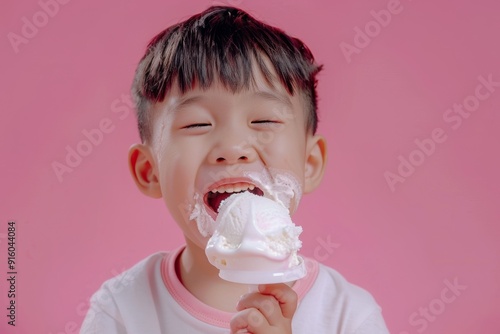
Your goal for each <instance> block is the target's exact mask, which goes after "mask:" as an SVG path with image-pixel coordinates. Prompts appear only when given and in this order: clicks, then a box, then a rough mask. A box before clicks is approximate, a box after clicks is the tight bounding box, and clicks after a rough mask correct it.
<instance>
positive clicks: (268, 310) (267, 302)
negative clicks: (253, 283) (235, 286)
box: [236, 293, 283, 325]
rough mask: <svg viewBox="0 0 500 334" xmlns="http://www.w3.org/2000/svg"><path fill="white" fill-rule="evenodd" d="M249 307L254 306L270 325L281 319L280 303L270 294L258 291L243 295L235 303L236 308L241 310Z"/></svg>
mask: <svg viewBox="0 0 500 334" xmlns="http://www.w3.org/2000/svg"><path fill="white" fill-rule="evenodd" d="M249 308H255V309H257V310H258V311H259V312H260V313H262V314H263V315H264V317H265V318H266V319H267V322H268V323H269V324H270V325H277V324H279V323H281V322H282V321H283V320H282V319H283V314H282V313H281V312H282V311H281V307H280V304H279V302H278V300H277V299H276V298H275V297H274V296H272V295H263V294H260V293H249V294H246V295H244V296H243V297H242V298H241V299H240V301H239V302H238V304H237V305H236V310H238V311H241V310H244V309H249Z"/></svg>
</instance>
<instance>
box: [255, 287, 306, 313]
mask: <svg viewBox="0 0 500 334" xmlns="http://www.w3.org/2000/svg"><path fill="white" fill-rule="evenodd" d="M259 292H260V293H262V294H264V295H271V296H273V297H274V298H276V300H277V301H278V303H279V306H280V308H281V313H282V314H283V316H284V317H285V318H288V319H292V317H293V315H294V314H295V310H296V309H297V301H298V297H297V293H296V292H295V291H294V290H293V289H292V288H291V287H289V286H288V285H286V284H284V283H279V284H262V285H259Z"/></svg>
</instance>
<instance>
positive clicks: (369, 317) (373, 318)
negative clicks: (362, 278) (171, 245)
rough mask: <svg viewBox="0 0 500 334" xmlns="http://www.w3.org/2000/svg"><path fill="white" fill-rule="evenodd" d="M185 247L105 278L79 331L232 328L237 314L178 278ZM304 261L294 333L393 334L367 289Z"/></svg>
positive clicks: (151, 333)
mask: <svg viewBox="0 0 500 334" xmlns="http://www.w3.org/2000/svg"><path fill="white" fill-rule="evenodd" d="M182 250H183V247H181V248H179V249H177V250H175V251H173V252H169V253H156V254H153V255H151V256H149V257H147V258H146V259H144V260H142V261H141V262H139V263H138V264H136V265H135V266H133V267H132V268H131V269H129V270H127V271H125V272H123V273H122V274H120V275H118V276H116V277H114V278H112V279H110V280H108V281H106V282H105V283H104V284H103V285H102V287H101V288H100V289H99V290H98V291H97V292H96V293H95V294H94V295H93V296H92V298H91V307H90V309H89V311H88V313H87V316H86V318H85V320H84V322H83V325H82V328H81V331H80V333H83V334H90V333H99V334H102V333H106V334H112V333H113V334H115V333H116V334H118V333H119V334H124V333H128V334H136V333H137V334H160V333H189V334H197V333H199V334H208V333H214V334H215V333H221V334H222V333H224V334H227V333H229V321H230V320H231V318H232V317H233V313H229V312H224V311H220V310H217V309H215V308H212V307H210V306H208V305H205V304H203V303H202V302H201V301H199V300H198V299H196V297H194V296H193V295H192V294H191V293H189V291H188V290H186V288H185V287H184V286H183V285H182V283H181V282H180V280H179V278H178V277H177V274H176V271H175V261H176V259H177V257H178V256H179V254H180V253H181V252H182ZM305 261H306V265H307V269H308V273H307V276H306V277H304V278H302V279H300V280H298V281H296V282H295V284H294V285H293V289H294V290H295V292H296V293H297V295H298V298H299V305H298V308H297V311H296V312H295V315H294V317H293V320H292V326H293V333H295V334H298V333H315V334H320V333H325V334H326V333H327V334H333V333H339V334H340V333H345V334H347V333H349V334H364V333H366V334H368V333H369V334H386V333H389V331H388V330H387V328H386V325H385V323H384V319H383V318H382V314H381V310H380V307H379V306H378V305H377V304H376V302H375V300H374V299H373V297H372V296H371V295H370V294H369V293H368V292H367V291H365V290H363V289H361V288H360V287H357V286H355V285H353V284H350V283H349V282H347V281H346V280H345V279H344V278H343V277H342V276H341V275H340V274H339V273H338V272H336V271H335V270H333V269H331V268H328V267H326V266H324V265H322V264H319V263H318V262H316V261H314V260H311V259H305Z"/></svg>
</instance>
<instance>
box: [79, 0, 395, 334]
mask: <svg viewBox="0 0 500 334" xmlns="http://www.w3.org/2000/svg"><path fill="white" fill-rule="evenodd" d="M320 69H321V66H318V65H317V64H316V63H315V62H314V58H313V55H312V54H311V52H310V51H309V49H308V48H307V47H306V46H305V45H304V44H303V43H302V42H301V41H300V40H298V39H296V38H292V37H289V36H288V35H286V34H285V33H284V32H282V31H281V30H279V29H276V28H273V27H270V26H268V25H266V24H264V23H262V22H259V21H257V20H255V19H254V18H253V17H251V16H250V15H248V14H247V13H245V12H243V11H242V10H239V9H236V8H232V7H211V8H209V9H207V10H206V11H204V12H202V13H200V14H198V15H195V16H193V17H191V18H189V19H188V20H186V21H185V22H182V23H179V24H177V25H174V26H172V27H170V28H168V29H166V30H165V31H163V32H161V33H160V34H159V35H157V36H156V37H155V38H154V39H153V40H152V41H151V42H150V44H149V46H148V48H147V51H146V54H145V56H144V57H143V58H142V60H141V62H140V64H139V66H138V69H137V72H136V76H135V80H134V83H133V87H132V90H133V94H134V97H135V101H136V104H137V115H138V123H139V132H140V136H141V140H142V143H141V144H136V145H134V146H132V147H131V149H130V154H129V163H130V170H131V173H132V176H133V178H134V180H135V182H136V184H137V186H138V188H139V189H140V190H141V191H142V192H143V193H144V194H146V195H147V196H150V197H153V198H162V199H163V200H164V202H165V204H166V205H167V207H168V209H169V211H170V213H171V214H172V216H173V217H174V219H175V220H176V222H177V224H178V225H179V227H180V228H181V229H182V231H183V234H184V236H185V241H186V244H185V246H183V247H181V248H180V249H177V250H175V251H172V252H168V253H157V254H154V255H151V256H150V257H148V258H146V259H144V260H143V261H141V262H140V263H138V264H137V265H135V266H134V267H133V268H131V269H130V270H128V271H126V272H125V273H124V274H122V275H120V276H118V277H115V278H113V279H111V280H109V281H107V282H105V283H104V284H103V286H102V287H101V289H100V290H99V291H98V292H96V293H95V294H94V296H93V297H92V300H91V308H90V310H89V312H88V314H87V317H86V319H85V321H84V324H83V326H82V330H81V332H82V333H147V334H154V333H228V332H231V333H236V332H250V333H266V334H269V333H276V334H277V333H292V332H293V333H329V334H330V333H358V334H361V333H370V334H377V333H388V331H387V329H386V326H385V324H384V320H383V318H382V316H381V311H380V308H379V307H378V305H377V304H376V303H375V301H374V300H373V298H372V297H371V295H370V294H369V293H368V292H366V291H364V290H362V289H361V288H359V287H356V286H354V285H351V284H350V283H348V282H347V281H346V280H345V279H344V278H343V277H342V276H341V275H340V274H339V273H337V272H336V271H334V270H333V269H331V268H328V267H325V266H323V265H321V264H319V263H317V262H316V261H314V260H312V259H306V260H305V262H306V267H307V271H308V272H307V275H306V276H305V277H304V278H301V279H298V280H292V281H291V282H288V283H286V284H284V283H280V284H266V285H264V284H263V285H259V287H258V291H256V292H252V293H248V286H246V285H244V284H237V283H231V282H227V281H224V280H222V279H221V278H219V276H218V270H217V269H216V268H215V267H213V266H212V265H211V264H210V263H209V261H208V259H207V256H206V255H205V247H206V244H207V241H208V239H209V238H210V236H211V233H213V224H214V219H215V218H216V216H217V210H218V209H217V207H218V204H219V203H220V202H221V201H222V200H223V199H225V198H227V197H228V196H230V195H231V193H233V192H241V191H251V192H253V193H255V194H259V195H264V196H266V194H267V192H266V191H265V189H263V188H265V187H267V186H269V184H271V186H282V187H285V188H286V184H285V185H283V184H276V182H277V180H278V179H280V177H281V176H282V175H287V176H288V177H289V176H293V179H295V180H294V181H295V182H297V184H296V186H297V188H298V189H300V190H302V191H303V192H304V193H309V192H311V191H312V190H314V189H315V188H316V187H317V186H318V184H319V183H320V181H321V179H322V176H323V172H324V169H325V163H326V143H325V140H324V139H323V137H321V136H319V135H317V134H316V127H317V122H318V120H317V115H316V106H317V102H316V100H317V98H316V78H315V77H316V74H317V73H318V72H319V71H320ZM266 189H267V188H266ZM285 190H286V189H285ZM299 199H300V191H298V192H297V191H296V192H295V193H294V198H293V201H291V203H290V205H289V210H290V212H291V213H293V211H294V210H295V209H296V205H297V204H298V200H299ZM215 203H216V204H215ZM305 228H307V226H305Z"/></svg>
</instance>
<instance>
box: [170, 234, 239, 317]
mask: <svg viewBox="0 0 500 334" xmlns="http://www.w3.org/2000/svg"><path fill="white" fill-rule="evenodd" d="M176 271H177V276H178V277H179V279H180V281H181V282H182V284H183V285H184V287H185V288H186V289H187V290H188V291H189V292H190V293H191V294H192V295H193V296H195V297H196V298H197V299H199V300H200V301H201V302H203V303H204V304H206V305H208V306H211V307H214V308H216V309H219V310H221V311H226V312H235V311H236V309H235V307H236V303H237V302H238V300H239V299H240V297H241V295H243V294H245V293H247V292H248V286H247V285H245V284H237V283H232V282H227V281H224V280H223V279H221V278H220V277H219V270H218V269H217V268H215V267H214V266H212V265H211V264H210V262H208V259H207V257H206V255H205V250H204V249H201V248H200V247H199V246H198V245H196V244H194V243H193V242H192V241H190V240H189V239H186V248H185V249H184V251H183V252H182V253H181V255H180V257H179V259H178V260H177V263H176Z"/></svg>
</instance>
